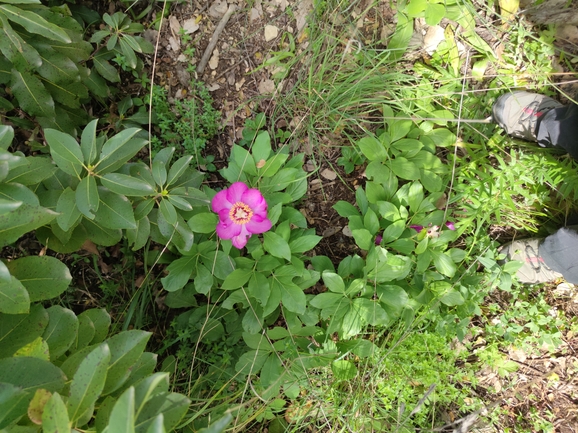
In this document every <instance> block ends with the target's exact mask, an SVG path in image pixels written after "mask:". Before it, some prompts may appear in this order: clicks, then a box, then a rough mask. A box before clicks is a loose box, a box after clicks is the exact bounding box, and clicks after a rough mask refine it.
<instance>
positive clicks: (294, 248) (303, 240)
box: [289, 235, 323, 254]
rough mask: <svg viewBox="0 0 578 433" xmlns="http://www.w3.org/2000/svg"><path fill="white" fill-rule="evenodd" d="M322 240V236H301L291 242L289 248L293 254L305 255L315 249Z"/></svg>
mask: <svg viewBox="0 0 578 433" xmlns="http://www.w3.org/2000/svg"><path fill="white" fill-rule="evenodd" d="M321 239H323V238H322V237H321V236H316V235H306V236H299V237H297V238H295V239H292V240H291V241H290V242H289V248H290V249H291V253H292V254H299V253H305V252H307V251H311V250H312V249H313V248H315V246H316V245H317V244H318V243H319V242H321Z"/></svg>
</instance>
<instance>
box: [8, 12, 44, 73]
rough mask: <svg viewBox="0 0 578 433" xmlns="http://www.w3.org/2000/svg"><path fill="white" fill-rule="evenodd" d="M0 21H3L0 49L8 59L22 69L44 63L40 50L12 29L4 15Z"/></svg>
mask: <svg viewBox="0 0 578 433" xmlns="http://www.w3.org/2000/svg"><path fill="white" fill-rule="evenodd" d="M0 21H1V22H2V26H1V27H0V51H1V52H2V54H4V56H5V57H6V59H7V60H9V61H10V62H11V63H12V65H13V66H15V67H16V68H17V69H19V70H22V71H24V70H29V69H31V68H37V67H38V66H40V65H42V59H41V58H40V55H39V54H38V51H36V50H35V49H34V47H32V46H31V45H30V44H28V43H27V42H25V41H24V39H22V38H21V37H20V35H19V34H18V33H16V32H15V31H14V29H12V27H11V26H10V24H9V23H8V20H7V19H5V18H4V15H1V16H0Z"/></svg>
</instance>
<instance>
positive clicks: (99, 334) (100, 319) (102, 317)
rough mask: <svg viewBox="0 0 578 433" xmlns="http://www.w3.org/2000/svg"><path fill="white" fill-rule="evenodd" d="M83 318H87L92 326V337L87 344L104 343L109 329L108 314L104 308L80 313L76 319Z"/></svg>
mask: <svg viewBox="0 0 578 433" xmlns="http://www.w3.org/2000/svg"><path fill="white" fill-rule="evenodd" d="M84 316H86V317H88V318H89V319H90V321H91V322H92V324H93V326H94V336H93V338H92V340H90V342H89V344H97V343H100V342H102V341H104V339H105V338H106V336H107V335H108V331H109V328H110V323H111V322H110V314H108V313H107V312H106V310H105V309H104V308H91V309H90V310H86V311H83V312H82V313H80V315H79V316H78V317H79V318H80V319H82V318H83V317H84Z"/></svg>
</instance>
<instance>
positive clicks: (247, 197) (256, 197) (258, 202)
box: [241, 188, 267, 213]
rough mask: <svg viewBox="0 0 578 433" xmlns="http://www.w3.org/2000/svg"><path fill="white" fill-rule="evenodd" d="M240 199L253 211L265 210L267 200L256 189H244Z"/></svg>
mask: <svg viewBox="0 0 578 433" xmlns="http://www.w3.org/2000/svg"><path fill="white" fill-rule="evenodd" d="M241 201H242V202H243V203H245V204H248V205H249V207H250V208H251V209H252V210H253V212H254V213H258V212H263V211H265V212H266V211H267V202H266V201H265V198H264V197H263V195H262V194H261V191H259V190H258V189H255V188H251V189H248V190H247V191H245V192H244V193H243V196H242V197H241Z"/></svg>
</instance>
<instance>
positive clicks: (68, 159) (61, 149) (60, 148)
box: [44, 129, 84, 179]
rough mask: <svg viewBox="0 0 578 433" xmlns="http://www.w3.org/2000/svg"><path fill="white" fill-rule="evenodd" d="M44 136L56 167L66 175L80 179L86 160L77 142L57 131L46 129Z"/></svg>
mask: <svg viewBox="0 0 578 433" xmlns="http://www.w3.org/2000/svg"><path fill="white" fill-rule="evenodd" d="M44 136H45V137H46V141H47V142H48V145H49V146H50V154H51V155H52V158H53V159H54V161H55V162H56V165H58V167H59V168H60V169H61V170H62V171H64V172H65V173H68V174H70V175H71V176H75V177H77V178H79V179H80V174H81V173H82V170H83V159H84V158H83V155H82V151H81V150H80V146H79V144H78V143H77V142H76V140H75V139H74V138H72V137H71V136H70V135H68V134H65V133H64V132H60V131H57V130H55V129H45V130H44Z"/></svg>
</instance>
